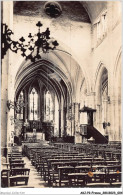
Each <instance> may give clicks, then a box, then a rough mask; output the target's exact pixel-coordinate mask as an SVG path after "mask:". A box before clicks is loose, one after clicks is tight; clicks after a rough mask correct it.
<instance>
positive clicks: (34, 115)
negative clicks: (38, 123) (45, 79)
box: [29, 88, 38, 120]
mask: <svg viewBox="0 0 123 195" xmlns="http://www.w3.org/2000/svg"><path fill="white" fill-rule="evenodd" d="M29 99H30V120H37V119H38V93H37V91H36V89H35V88H33V89H32V90H31V92H30V95H29Z"/></svg>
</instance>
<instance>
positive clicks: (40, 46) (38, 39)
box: [1, 21, 59, 62]
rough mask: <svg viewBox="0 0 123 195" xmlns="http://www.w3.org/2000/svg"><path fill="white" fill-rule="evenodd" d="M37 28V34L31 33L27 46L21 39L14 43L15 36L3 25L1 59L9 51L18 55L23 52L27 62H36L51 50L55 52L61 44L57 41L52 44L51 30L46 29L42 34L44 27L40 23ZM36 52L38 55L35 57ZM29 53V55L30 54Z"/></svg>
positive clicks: (22, 38)
mask: <svg viewBox="0 0 123 195" xmlns="http://www.w3.org/2000/svg"><path fill="white" fill-rule="evenodd" d="M36 26H37V27H38V32H37V34H34V35H32V34H31V33H29V35H28V38H29V41H28V43H27V44H26V43H25V42H26V41H25V38H24V37H21V38H20V39H19V41H13V40H12V39H11V35H12V34H13V32H12V30H10V29H9V28H8V26H7V25H6V24H2V25H1V57H2V59H3V58H4V56H5V55H6V52H7V50H8V49H10V50H11V51H12V52H14V53H17V52H18V51H20V52H21V55H22V56H23V57H25V59H26V60H28V59H29V60H31V61H32V62H35V61H36V60H39V59H41V55H40V53H41V52H43V53H48V52H49V51H50V50H54V49H55V48H56V47H57V46H58V45H59V44H58V43H57V41H56V40H55V41H52V42H50V41H49V40H50V30H49V28H47V29H46V31H45V32H41V31H40V28H41V27H42V26H43V25H42V23H41V22H40V21H39V22H38V23H37V24H36ZM34 51H36V54H35V55H34ZM28 53H29V54H28Z"/></svg>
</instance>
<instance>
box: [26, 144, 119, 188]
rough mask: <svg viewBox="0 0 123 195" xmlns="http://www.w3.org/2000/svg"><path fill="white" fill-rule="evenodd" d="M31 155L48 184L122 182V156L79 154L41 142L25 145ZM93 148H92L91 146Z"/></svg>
mask: <svg viewBox="0 0 123 195" xmlns="http://www.w3.org/2000/svg"><path fill="white" fill-rule="evenodd" d="M24 148H25V149H26V150H25V151H24V152H25V155H26V152H27V151H28V152H27V156H28V158H29V159H30V160H31V163H32V165H33V166H35V168H36V169H37V171H38V172H40V174H41V177H43V179H44V181H45V182H48V184H49V186H52V187H54V186H55V187H56V186H59V187H62V186H68V187H71V186H84V187H86V186H88V185H89V184H90V183H91V185H92V183H93V184H94V183H100V184H103V185H104V184H106V186H112V185H114V183H115V184H116V183H117V182H118V185H120V184H121V183H120V182H121V161H120V159H116V158H111V159H110V157H107V158H104V157H101V156H99V157H98V156H97V155H95V154H93V155H92V152H91V151H89V153H85V152H83V153H79V152H78V151H75V150H70V151H68V150H66V148H64V149H63V148H59V147H56V145H55V146H54V147H53V146H52V147H50V146H44V145H42V146H41V145H40V147H39V146H38V147H36V146H33V147H32V146H29V145H28V146H27V145H25V147H24ZM90 150H91V149H90Z"/></svg>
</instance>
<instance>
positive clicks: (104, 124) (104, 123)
mask: <svg viewBox="0 0 123 195" xmlns="http://www.w3.org/2000/svg"><path fill="white" fill-rule="evenodd" d="M107 126H110V123H109V122H108V123H106V122H105V121H104V122H103V129H106V127H107Z"/></svg>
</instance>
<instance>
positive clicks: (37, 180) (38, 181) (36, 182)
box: [23, 157, 48, 188]
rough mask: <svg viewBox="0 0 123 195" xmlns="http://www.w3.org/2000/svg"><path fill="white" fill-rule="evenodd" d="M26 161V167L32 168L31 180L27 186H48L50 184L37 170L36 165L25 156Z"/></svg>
mask: <svg viewBox="0 0 123 195" xmlns="http://www.w3.org/2000/svg"><path fill="white" fill-rule="evenodd" d="M23 160H24V163H26V165H25V167H27V168H29V169H30V174H29V180H28V185H27V187H35V188H47V187H48V185H47V183H45V181H44V180H43V178H41V176H40V173H38V172H37V170H36V169H35V167H34V166H32V165H31V161H29V159H28V158H27V157H23Z"/></svg>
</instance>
